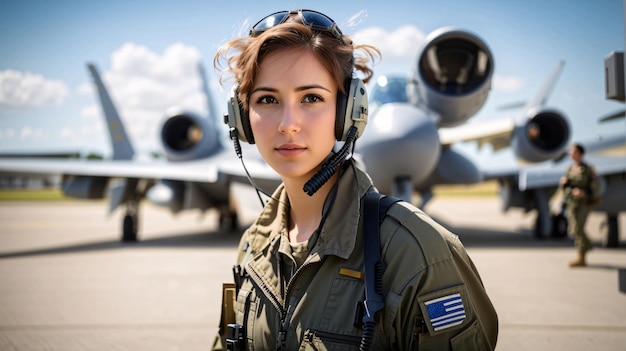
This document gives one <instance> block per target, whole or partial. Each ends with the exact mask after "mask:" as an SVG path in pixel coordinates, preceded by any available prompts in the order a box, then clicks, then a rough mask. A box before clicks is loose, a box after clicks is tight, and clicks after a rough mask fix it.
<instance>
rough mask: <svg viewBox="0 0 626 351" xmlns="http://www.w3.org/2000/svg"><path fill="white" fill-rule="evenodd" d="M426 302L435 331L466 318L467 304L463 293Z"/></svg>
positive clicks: (461, 321)
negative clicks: (464, 303)
mask: <svg viewBox="0 0 626 351" xmlns="http://www.w3.org/2000/svg"><path fill="white" fill-rule="evenodd" d="M424 304H425V305H426V309H427V310H428V318H429V319H430V324H431V325H432V326H433V330H434V331H439V330H442V329H446V328H450V327H453V326H455V325H459V324H461V323H463V321H464V320H465V306H463V300H461V294H458V293H457V294H452V295H448V296H444V297H440V298H437V299H434V300H430V301H426V302H425V303H424Z"/></svg>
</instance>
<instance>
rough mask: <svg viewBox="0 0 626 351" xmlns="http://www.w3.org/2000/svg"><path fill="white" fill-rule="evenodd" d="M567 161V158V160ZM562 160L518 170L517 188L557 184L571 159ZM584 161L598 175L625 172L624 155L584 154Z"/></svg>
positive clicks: (534, 187)
mask: <svg viewBox="0 0 626 351" xmlns="http://www.w3.org/2000/svg"><path fill="white" fill-rule="evenodd" d="M568 161H569V160H568ZM568 161H566V160H562V161H559V162H556V163H550V164H548V165H541V166H529V167H525V168H522V169H521V170H520V172H519V188H520V190H522V191H524V190H527V189H538V188H548V187H555V186H559V181H560V179H561V177H562V176H563V174H565V170H566V169H567V167H568V166H569V165H570V164H571V161H569V162H568ZM585 162H588V163H589V164H590V165H592V166H593V167H594V169H595V171H596V174H597V175H598V176H605V175H611V174H617V173H624V172H626V157H624V156H599V155H588V156H587V155H586V156H585Z"/></svg>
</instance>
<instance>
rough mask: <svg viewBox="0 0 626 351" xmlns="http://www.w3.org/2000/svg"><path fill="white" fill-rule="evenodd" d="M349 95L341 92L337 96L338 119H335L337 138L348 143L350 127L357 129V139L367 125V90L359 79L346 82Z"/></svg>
mask: <svg viewBox="0 0 626 351" xmlns="http://www.w3.org/2000/svg"><path fill="white" fill-rule="evenodd" d="M346 93H347V95H344V94H342V93H341V92H339V94H338V96H337V117H336V119H335V137H336V138H337V140H338V141H346V138H347V136H348V130H349V129H350V127H352V126H355V127H356V128H357V131H358V132H357V138H358V137H360V136H361V135H362V134H363V131H364V130H365V126H366V125H367V115H368V110H367V89H366V88H365V84H363V81H362V80H360V79H359V78H349V79H347V80H346Z"/></svg>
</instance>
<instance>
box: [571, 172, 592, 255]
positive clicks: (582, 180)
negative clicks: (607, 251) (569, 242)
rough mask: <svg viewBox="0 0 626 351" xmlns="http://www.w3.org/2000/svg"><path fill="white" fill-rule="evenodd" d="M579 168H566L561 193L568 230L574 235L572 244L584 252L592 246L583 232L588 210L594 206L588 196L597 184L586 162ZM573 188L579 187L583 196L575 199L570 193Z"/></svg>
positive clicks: (590, 195)
mask: <svg viewBox="0 0 626 351" xmlns="http://www.w3.org/2000/svg"><path fill="white" fill-rule="evenodd" d="M579 169H580V171H579V172H575V171H574V170H573V165H572V166H569V167H568V168H567V171H566V172H565V177H566V178H567V182H566V183H565V185H564V186H563V195H564V197H565V203H566V205H567V209H568V215H569V222H570V232H571V233H572V235H573V236H574V244H575V245H576V247H577V248H578V250H579V251H582V252H585V251H588V250H590V249H591V248H592V247H593V245H592V244H591V241H590V240H589V237H588V236H587V233H586V232H585V224H586V223H587V217H588V216H589V212H591V210H592V209H593V207H594V205H593V204H592V203H590V198H591V197H592V193H593V192H594V191H597V189H593V187H597V186H598V184H597V180H596V179H595V172H594V170H593V168H592V167H590V166H589V165H587V164H586V163H581V164H580V168H579ZM574 188H579V189H580V190H581V191H582V192H583V194H584V196H582V197H580V198H578V199H575V198H574V196H573V195H572V190H574Z"/></svg>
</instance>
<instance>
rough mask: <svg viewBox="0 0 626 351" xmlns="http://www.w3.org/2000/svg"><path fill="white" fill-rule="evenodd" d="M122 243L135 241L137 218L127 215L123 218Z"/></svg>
mask: <svg viewBox="0 0 626 351" xmlns="http://www.w3.org/2000/svg"><path fill="white" fill-rule="evenodd" d="M122 241H123V242H135V241H137V216H133V215H131V214H128V213H127V214H126V215H125V216H124V223H123V224H122Z"/></svg>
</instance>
